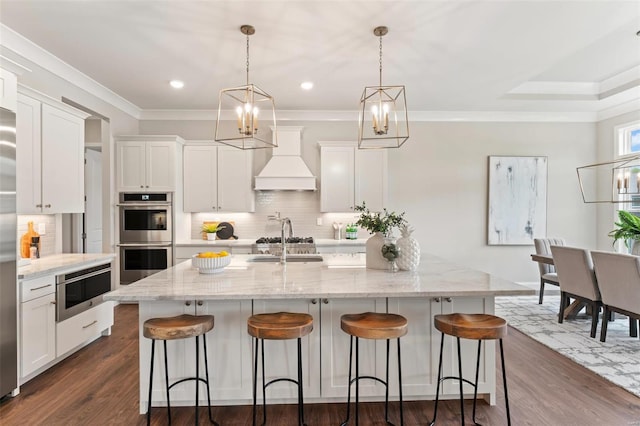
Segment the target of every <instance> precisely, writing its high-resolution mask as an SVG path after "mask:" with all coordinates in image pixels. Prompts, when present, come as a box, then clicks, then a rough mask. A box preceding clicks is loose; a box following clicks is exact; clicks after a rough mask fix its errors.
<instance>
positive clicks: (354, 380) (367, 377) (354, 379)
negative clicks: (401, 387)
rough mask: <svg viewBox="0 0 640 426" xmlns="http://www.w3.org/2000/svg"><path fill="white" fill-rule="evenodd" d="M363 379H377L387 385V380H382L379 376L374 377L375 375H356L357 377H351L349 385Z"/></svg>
mask: <svg viewBox="0 0 640 426" xmlns="http://www.w3.org/2000/svg"><path fill="white" fill-rule="evenodd" d="M362 379H370V380H375V381H376V382H379V383H382V384H383V385H384V386H387V382H385V381H384V380H382V379H380V378H378V377H374V376H359V377H355V378H353V379H351V381H350V382H349V386H351V385H352V384H354V383H355V382H356V381H358V380H362Z"/></svg>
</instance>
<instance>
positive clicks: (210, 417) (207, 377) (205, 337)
mask: <svg viewBox="0 0 640 426" xmlns="http://www.w3.org/2000/svg"><path fill="white" fill-rule="evenodd" d="M202 345H203V346H204V370H205V371H204V374H205V377H206V379H207V402H208V403H209V421H210V422H211V423H213V424H214V425H215V426H219V425H218V422H216V421H215V420H213V416H212V415H211V389H210V382H209V361H208V359H207V358H208V356H207V335H206V333H205V334H203V335H202Z"/></svg>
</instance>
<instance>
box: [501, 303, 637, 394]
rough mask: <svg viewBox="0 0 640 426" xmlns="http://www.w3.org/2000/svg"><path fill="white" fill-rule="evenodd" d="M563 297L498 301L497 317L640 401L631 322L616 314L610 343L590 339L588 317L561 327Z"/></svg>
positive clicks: (574, 320)
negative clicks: (560, 309)
mask: <svg viewBox="0 0 640 426" xmlns="http://www.w3.org/2000/svg"><path fill="white" fill-rule="evenodd" d="M559 305H560V296H552V295H545V297H544V303H543V304H542V305H538V296H522V297H496V309H495V311H496V315H498V316H501V317H503V318H505V319H506V320H507V321H508V322H509V325H511V326H512V327H514V328H516V329H517V330H519V331H521V332H522V333H524V334H526V335H527V336H529V337H531V338H533V339H534V340H537V341H538V342H540V343H542V344H543V345H545V346H548V347H549V348H551V349H553V350H554V351H556V352H558V353H560V354H562V355H564V356H566V357H568V358H569V359H572V360H573V361H575V362H577V363H579V364H581V365H583V366H585V367H586V368H588V369H589V370H591V371H593V372H595V373H596V374H598V375H600V376H602V377H604V378H605V379H607V380H609V381H611V382H613V383H615V384H616V385H618V386H621V387H623V388H625V389H627V390H628V391H629V392H631V393H633V394H635V395H637V396H639V397H640V339H638V338H637V337H629V320H628V319H627V317H624V316H621V315H618V314H616V320H615V321H612V322H609V326H608V328H607V341H606V342H604V343H603V342H601V341H600V326H601V323H600V322H598V330H597V334H596V338H595V339H592V338H591V337H589V332H590V329H591V318H588V317H586V316H585V315H582V316H579V317H578V318H577V319H571V320H565V321H564V322H563V323H562V324H559V323H558V309H559Z"/></svg>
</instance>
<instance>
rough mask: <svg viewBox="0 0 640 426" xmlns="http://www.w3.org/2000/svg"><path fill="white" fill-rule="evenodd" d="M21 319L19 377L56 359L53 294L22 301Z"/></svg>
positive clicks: (54, 299)
mask: <svg viewBox="0 0 640 426" xmlns="http://www.w3.org/2000/svg"><path fill="white" fill-rule="evenodd" d="M54 289H55V288H54ZM20 319H21V321H20V324H21V326H20V341H21V348H22V350H21V354H22V363H21V371H20V377H27V376H28V375H30V374H31V373H33V372H34V371H36V370H37V369H39V368H41V367H44V366H45V365H47V364H49V363H50V362H51V361H53V360H54V359H55V358H56V295H55V293H50V294H47V295H46V296H41V297H38V298H36V299H32V300H29V301H27V302H23V303H22V306H21V313H20Z"/></svg>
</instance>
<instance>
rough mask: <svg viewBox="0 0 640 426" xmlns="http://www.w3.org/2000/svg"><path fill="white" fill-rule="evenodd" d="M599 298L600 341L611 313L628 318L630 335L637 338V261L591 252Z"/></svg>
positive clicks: (639, 283) (639, 261) (639, 294)
mask: <svg viewBox="0 0 640 426" xmlns="http://www.w3.org/2000/svg"><path fill="white" fill-rule="evenodd" d="M591 256H592V257H593V267H594V269H595V271H596V277H597V278H598V287H599V288H600V294H601V295H602V306H603V313H602V327H601V328H600V341H601V342H604V341H605V340H606V338H607V324H608V322H609V321H608V320H609V316H610V312H618V313H620V314H623V315H627V316H628V317H629V335H630V336H631V337H638V320H639V319H640V257H638V256H632V255H629V254H621V253H611V252H604V251H593V252H591Z"/></svg>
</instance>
